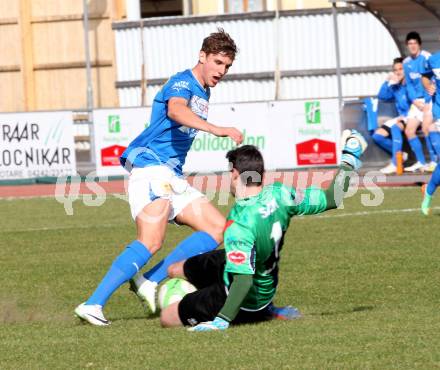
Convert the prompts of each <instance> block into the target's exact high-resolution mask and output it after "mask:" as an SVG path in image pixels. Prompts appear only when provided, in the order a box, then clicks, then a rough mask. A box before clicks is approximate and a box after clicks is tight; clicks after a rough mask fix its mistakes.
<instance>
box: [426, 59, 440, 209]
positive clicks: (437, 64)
mask: <svg viewBox="0 0 440 370" xmlns="http://www.w3.org/2000/svg"><path fill="white" fill-rule="evenodd" d="M432 79H434V80H435V84H434V85H433V84H432V82H431V81H432ZM423 85H424V87H425V89H426V91H427V92H428V93H429V94H432V95H433V106H432V113H433V116H434V129H435V131H431V136H432V137H433V143H434V144H435V145H434V146H437V145H439V146H440V132H439V131H438V129H439V128H440V96H439V91H440V52H437V53H435V54H434V55H432V56H431V57H430V58H429V59H428V61H427V64H426V73H425V74H424V76H423ZM438 154H439V155H440V153H438ZM439 185H440V166H439V165H437V167H436V168H435V170H434V173H433V174H432V176H431V178H430V180H429V182H428V185H427V186H424V187H423V195H424V197H423V202H422V207H421V210H422V213H423V214H424V215H426V216H428V215H429V214H430V213H431V202H432V196H433V195H434V192H435V190H436V189H437V187H438V186H439Z"/></svg>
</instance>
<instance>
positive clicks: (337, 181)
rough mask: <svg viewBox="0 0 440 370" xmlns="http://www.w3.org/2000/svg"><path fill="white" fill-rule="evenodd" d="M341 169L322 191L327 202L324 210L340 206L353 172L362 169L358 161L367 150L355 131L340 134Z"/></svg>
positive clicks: (364, 142)
mask: <svg viewBox="0 0 440 370" xmlns="http://www.w3.org/2000/svg"><path fill="white" fill-rule="evenodd" d="M341 140H342V148H343V149H342V157H341V162H342V163H341V167H340V169H339V170H338V172H337V173H336V176H335V177H334V178H333V181H332V182H331V184H330V186H329V187H328V188H327V189H326V190H325V191H324V193H325V198H326V201H327V207H326V210H329V209H333V208H337V207H338V206H339V204H341V202H342V199H343V198H344V195H345V193H346V192H347V191H348V187H349V185H350V176H351V174H352V173H353V171H355V170H358V169H360V168H361V167H362V162H361V160H360V158H361V156H362V154H363V153H364V152H365V150H366V149H367V146H368V144H367V142H366V141H365V139H364V137H363V136H362V135H361V134H360V133H359V132H358V131H356V130H344V131H343V133H342V138H341Z"/></svg>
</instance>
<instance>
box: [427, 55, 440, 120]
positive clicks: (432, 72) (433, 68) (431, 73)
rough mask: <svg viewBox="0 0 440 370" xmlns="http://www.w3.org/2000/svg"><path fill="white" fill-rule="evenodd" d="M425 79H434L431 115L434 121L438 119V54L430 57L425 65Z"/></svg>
mask: <svg viewBox="0 0 440 370" xmlns="http://www.w3.org/2000/svg"><path fill="white" fill-rule="evenodd" d="M424 75H425V76H426V77H429V78H434V80H435V87H436V93H435V94H434V96H433V98H432V101H433V105H432V114H433V116H434V119H435V120H438V119H440V96H439V94H440V52H437V53H435V54H433V55H431V56H430V57H429V59H428V61H427V63H426V73H424Z"/></svg>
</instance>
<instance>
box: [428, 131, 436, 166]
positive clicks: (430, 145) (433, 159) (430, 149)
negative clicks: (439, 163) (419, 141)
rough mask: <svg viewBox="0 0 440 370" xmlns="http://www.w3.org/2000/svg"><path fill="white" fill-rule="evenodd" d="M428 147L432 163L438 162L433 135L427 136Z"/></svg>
mask: <svg viewBox="0 0 440 370" xmlns="http://www.w3.org/2000/svg"><path fill="white" fill-rule="evenodd" d="M425 142H426V147H427V148H428V153H429V158H430V161H431V162H436V160H435V159H436V157H435V152H434V148H433V147H432V143H431V135H428V136H425Z"/></svg>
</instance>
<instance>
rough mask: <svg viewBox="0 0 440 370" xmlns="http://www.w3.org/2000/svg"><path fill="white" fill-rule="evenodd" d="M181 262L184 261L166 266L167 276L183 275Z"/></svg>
mask: <svg viewBox="0 0 440 370" xmlns="http://www.w3.org/2000/svg"><path fill="white" fill-rule="evenodd" d="M183 264H184V261H183V262H177V263H173V264H172V265H170V266H168V276H169V277H170V278H175V277H183Z"/></svg>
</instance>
